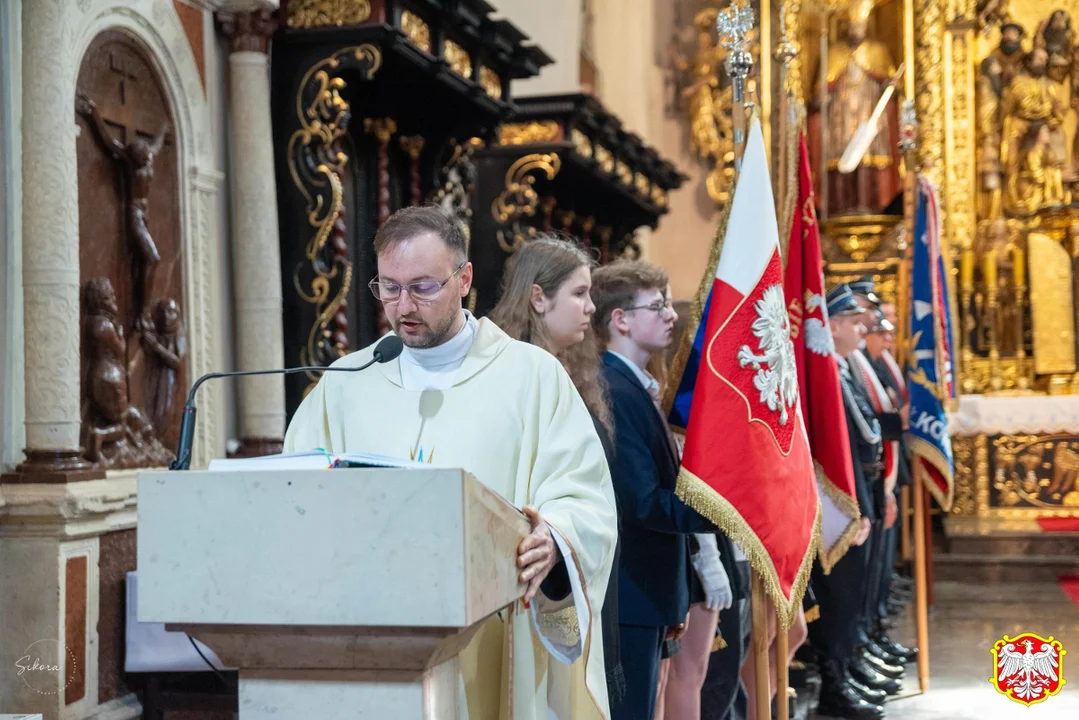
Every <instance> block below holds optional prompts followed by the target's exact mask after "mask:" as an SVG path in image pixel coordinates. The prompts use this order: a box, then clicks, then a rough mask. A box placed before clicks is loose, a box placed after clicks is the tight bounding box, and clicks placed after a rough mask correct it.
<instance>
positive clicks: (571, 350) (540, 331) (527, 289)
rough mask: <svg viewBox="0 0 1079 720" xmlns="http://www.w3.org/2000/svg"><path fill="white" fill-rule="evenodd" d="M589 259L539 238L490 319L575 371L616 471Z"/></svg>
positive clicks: (614, 654) (613, 649) (614, 609)
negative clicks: (595, 325)
mask: <svg viewBox="0 0 1079 720" xmlns="http://www.w3.org/2000/svg"><path fill="white" fill-rule="evenodd" d="M594 264H595V263H594V262H593V260H592V258H591V257H589V256H588V254H587V253H586V252H585V251H584V250H583V249H582V248H581V247H580V246H579V245H577V243H576V242H574V241H572V240H569V239H566V240H563V239H560V238H558V237H556V236H554V235H547V234H541V235H538V236H536V237H535V238H534V239H532V240H531V241H529V242H528V244H526V245H525V246H524V247H523V248H521V249H520V250H518V251H517V253H516V254H515V255H514V256H513V258H512V259H511V260H510V262H509V264H508V265H507V266H506V273H505V275H504V276H503V281H502V297H501V299H500V300H499V301H498V305H496V306H495V308H494V310H492V311H491V314H490V319H491V320H492V321H493V322H494V323H495V324H496V325H498V326H499V327H500V328H502V330H503V332H505V333H506V334H507V335H509V336H510V337H512V338H514V339H516V340H521V341H523V342H527V343H531V344H533V345H537V346H539V347H541V348H543V349H544V350H546V351H547V352H549V353H551V354H552V355H554V356H555V357H557V358H558V359H559V360H560V361H561V362H562V366H563V367H565V369H566V372H567V373H569V376H570V379H571V380H572V381H573V384H574V386H575V387H576V388H577V392H578V393H580V395H581V398H582V399H583V400H584V403H585V405H586V406H587V407H588V410H589V412H590V413H591V414H592V420H593V422H594V423H595V426H596V433H597V434H598V435H599V438H600V442H601V443H602V444H603V450H604V452H605V453H606V455H607V464H608V465H609V466H610V465H611V464H612V461H613V458H614V444H613V442H612V440H611V435H612V429H613V426H612V422H611V409H610V406H609V405H608V402H607V397H606V387H605V384H604V382H603V376H602V374H601V372H600V368H601V362H600V354H599V347H598V345H597V343H596V338H595V336H594V335H593V332H592V323H591V320H592V314H593V313H594V312H595V311H596V306H595V305H593V304H592V298H591V296H590V294H589V291H590V290H591V287H592V267H593V266H594ZM618 556H619V547H618V546H617V545H616V546H615V554H614V562H613V564H612V573H611V579H610V581H609V582H608V583H607V593H606V595H605V596H604V599H603V609H602V612H601V616H600V619H601V622H602V628H603V659H604V663H605V666H606V671H607V694H608V697H609V699H610V701H611V703H612V704H613V703H615V702H617V700H618V699H619V698H621V696H622V693H623V692H624V689H625V680H624V677H623V673H622V663H621V658H620V653H619V642H618V636H619V634H618V575H617V572H618Z"/></svg>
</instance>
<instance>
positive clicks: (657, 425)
mask: <svg viewBox="0 0 1079 720" xmlns="http://www.w3.org/2000/svg"><path fill="white" fill-rule="evenodd" d="M603 377H604V379H605V380H606V381H607V386H608V389H609V392H610V397H611V409H612V412H613V415H614V446H615V459H614V464H613V465H612V466H611V479H612V481H613V483H614V492H615V495H616V496H617V498H618V506H619V511H620V514H621V517H622V537H621V541H622V542H621V545H622V547H621V557H620V558H619V560H620V562H619V573H618V606H619V619H620V622H621V623H622V624H623V625H644V626H650V627H665V626H671V625H677V624H679V623H681V622H683V621H684V620H685V619H686V613H687V612H688V611H689V605H690V602H691V583H694V584H695V583H696V575H695V573H693V572H692V568H691V566H690V563H689V555H690V540H691V539H692V535H689V534H688V533H697V532H702V533H709V532H710V533H718V531H717V528H716V526H715V525H713V524H712V523H711V522H709V521H708V520H706V519H705V518H703V517H702V516H701V515H699V514H698V513H697V512H696V511H695V510H693V509H692V508H690V507H689V506H688V505H686V504H685V503H683V502H682V501H681V500H679V499H678V498H677V497H676V496H675V494H674V488H675V481H676V480H677V479H678V464H679V463H678V454H677V450H676V449H675V448H673V447H671V443H670V440H669V437H668V435H667V429H666V425H665V423H664V421H663V418H662V417H660V414H659V411H658V410H657V409H656V406H655V404H654V403H653V402H652V397H651V396H650V395H649V394H648V391H647V390H645V389H644V387H643V386H642V385H641V382H640V380H639V379H638V378H637V376H636V375H635V374H634V371H633V370H632V369H631V368H630V367H629V366H627V365H626V363H625V362H623V361H622V360H620V359H619V358H617V357H615V356H614V355H612V354H610V353H604V355H603ZM716 539H717V541H718V544H719V552H720V557H721V560H722V562H723V565H724V568H725V569H726V571H727V577H728V578H729V579H730V581H731V589H732V590H733V591H734V597H735V599H738V598H740V597H744V596H745V588H742V587H741V583H740V582H739V575H738V573H736V572H735V570H734V557H733V546H732V545H731V542H730V540H729V539H727V537H726V536H725V535H723V534H722V533H718V534H717V535H716ZM695 594H699V590H698V593H695ZM699 599H702V598H701V597H695V598H693V601H696V600H699Z"/></svg>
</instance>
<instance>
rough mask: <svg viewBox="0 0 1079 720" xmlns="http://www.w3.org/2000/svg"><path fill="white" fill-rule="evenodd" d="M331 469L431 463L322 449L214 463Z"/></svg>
mask: <svg viewBox="0 0 1079 720" xmlns="http://www.w3.org/2000/svg"><path fill="white" fill-rule="evenodd" d="M328 468H416V469H430V468H431V466H430V465H428V464H427V463H420V462H414V461H412V460H401V459H399V458H394V457H389V456H388V455H376V454H374V453H346V454H343V455H337V454H334V453H331V452H327V451H326V450H322V449H321V448H317V449H315V450H307V451H305V452H293V453H282V454H280V455H262V456H260V457H251V458H220V459H218V460H211V461H210V467H209V468H208V469H209V470H211V471H218V470H220V471H225V472H229V471H232V472H236V471H249V470H326V469H328Z"/></svg>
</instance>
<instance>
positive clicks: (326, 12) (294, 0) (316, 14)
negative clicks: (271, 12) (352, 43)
mask: <svg viewBox="0 0 1079 720" xmlns="http://www.w3.org/2000/svg"><path fill="white" fill-rule="evenodd" d="M287 7H288V19H287V23H288V26H289V27H290V28H317V27H334V26H336V27H341V26H342V25H359V24H360V23H362V22H363V21H364V20H366V19H367V18H369V17H370V16H371V3H370V2H369V0H291V1H290V2H289V3H288V6H287Z"/></svg>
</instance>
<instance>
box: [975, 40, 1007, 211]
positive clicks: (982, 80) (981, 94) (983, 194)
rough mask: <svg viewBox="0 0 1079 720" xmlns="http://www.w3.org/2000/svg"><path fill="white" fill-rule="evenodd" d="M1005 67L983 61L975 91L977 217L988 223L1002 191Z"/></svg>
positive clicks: (996, 60) (991, 58)
mask: <svg viewBox="0 0 1079 720" xmlns="http://www.w3.org/2000/svg"><path fill="white" fill-rule="evenodd" d="M1003 74H1004V66H1003V65H1001V62H1000V58H998V57H996V56H995V55H990V56H989V57H987V58H985V60H983V61H982V64H981V68H980V71H979V73H978V82H977V86H976V89H975V102H976V103H977V107H978V125H977V128H978V149H977V153H978V189H979V203H980V214H981V216H982V217H984V218H987V219H990V220H992V219H995V218H998V217H1000V213H1001V204H1000V201H1001V191H1002V189H1003V184H1002V173H1001V170H1002V168H1001V164H1000V142H1001V130H1002V127H1001V118H1000V101H1001V95H1002V93H1003V91H1004V78H1003Z"/></svg>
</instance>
